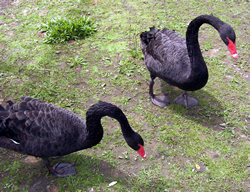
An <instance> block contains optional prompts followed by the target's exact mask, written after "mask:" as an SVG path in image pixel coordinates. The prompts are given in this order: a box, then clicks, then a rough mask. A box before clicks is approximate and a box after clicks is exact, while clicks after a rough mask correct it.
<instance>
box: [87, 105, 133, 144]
mask: <svg viewBox="0 0 250 192" xmlns="http://www.w3.org/2000/svg"><path fill="white" fill-rule="evenodd" d="M104 116H109V117H111V118H114V119H116V120H117V121H118V122H119V123H120V125H121V129H122V133H123V136H128V137H129V136H130V135H132V134H133V133H134V131H133V130H132V128H131V127H130V125H129V123H128V120H127V118H126V116H125V115H124V113H123V112H122V110H121V109H119V108H118V107H116V106H115V105H112V104H110V103H106V102H102V101H99V102H98V103H96V104H94V105H92V106H91V107H90V108H89V110H88V111H87V114H86V126H87V131H88V138H87V140H86V145H87V147H86V148H89V147H92V146H94V145H97V144H98V143H99V142H100V141H101V140H102V137H103V127H102V125H101V118H102V117H104Z"/></svg>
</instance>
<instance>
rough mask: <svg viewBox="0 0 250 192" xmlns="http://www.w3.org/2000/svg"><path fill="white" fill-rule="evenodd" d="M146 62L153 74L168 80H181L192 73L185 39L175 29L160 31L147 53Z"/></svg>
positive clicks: (148, 47) (149, 45)
mask: <svg viewBox="0 0 250 192" xmlns="http://www.w3.org/2000/svg"><path fill="white" fill-rule="evenodd" d="M145 63H146V65H147V67H148V69H149V71H150V72H151V73H152V74H157V75H156V76H158V77H160V78H163V79H165V80H166V81H168V82H170V81H171V82H181V81H182V80H183V79H184V80H185V79H186V77H188V75H189V73H190V67H189V66H190V59H189V57H188V52H187V47H186V41H185V39H184V38H183V37H182V36H180V35H179V34H177V33H176V32H174V31H169V30H163V31H158V32H157V33H156V35H155V40H153V41H151V42H150V43H149V44H148V46H147V48H146V54H145Z"/></svg>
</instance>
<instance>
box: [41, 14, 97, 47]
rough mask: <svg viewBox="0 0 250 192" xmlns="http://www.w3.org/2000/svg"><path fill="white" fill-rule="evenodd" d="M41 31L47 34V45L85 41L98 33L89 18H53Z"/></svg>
mask: <svg viewBox="0 0 250 192" xmlns="http://www.w3.org/2000/svg"><path fill="white" fill-rule="evenodd" d="M40 30H41V31H42V32H46V35H45V42H46V43H62V42H65V41H69V40H77V39H84V38H86V37H88V36H90V35H92V34H93V33H94V32H96V30H97V29H96V26H95V25H94V22H93V21H92V20H90V18H89V17H86V16H81V17H80V18H73V17H72V18H65V17H63V18H61V17H57V18H52V19H51V20H49V21H47V22H46V23H43V24H42V25H41V27H40Z"/></svg>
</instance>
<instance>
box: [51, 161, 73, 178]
mask: <svg viewBox="0 0 250 192" xmlns="http://www.w3.org/2000/svg"><path fill="white" fill-rule="evenodd" d="M49 171H50V173H51V174H53V175H55V176H57V177H68V176H70V175H75V174H76V169H75V167H74V165H73V164H70V163H56V164H55V165H54V166H53V167H51V168H50V169H49Z"/></svg>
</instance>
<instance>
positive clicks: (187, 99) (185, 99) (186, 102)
mask: <svg viewBox="0 0 250 192" xmlns="http://www.w3.org/2000/svg"><path fill="white" fill-rule="evenodd" d="M174 103H176V104H180V105H182V106H183V107H186V108H187V107H193V106H196V105H199V101H198V100H197V99H195V98H194V97H192V96H190V95H188V94H187V93H186V92H183V93H182V94H181V95H180V96H178V97H177V98H176V99H175V100H174Z"/></svg>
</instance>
